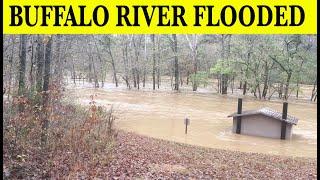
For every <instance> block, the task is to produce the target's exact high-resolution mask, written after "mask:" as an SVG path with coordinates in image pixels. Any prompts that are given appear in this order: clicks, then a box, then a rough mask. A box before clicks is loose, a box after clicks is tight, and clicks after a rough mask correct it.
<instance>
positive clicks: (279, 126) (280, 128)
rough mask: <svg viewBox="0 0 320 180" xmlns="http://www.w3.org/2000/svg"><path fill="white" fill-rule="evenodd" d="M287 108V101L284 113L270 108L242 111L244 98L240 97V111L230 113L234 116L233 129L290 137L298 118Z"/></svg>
mask: <svg viewBox="0 0 320 180" xmlns="http://www.w3.org/2000/svg"><path fill="white" fill-rule="evenodd" d="M287 110H288V103H287V102H285V103H284V104H283V112H282V113H280V112H278V111H275V110H273V109H270V108H262V109H258V110H249V111H243V112H242V99H239V100H238V112H237V113H233V114H230V115H229V116H228V117H233V129H232V131H233V132H234V133H237V134H245V135H253V136H263V137H270V138H281V139H290V138H291V137H292V126H293V125H297V123H298V119H297V118H295V117H293V116H290V115H287Z"/></svg>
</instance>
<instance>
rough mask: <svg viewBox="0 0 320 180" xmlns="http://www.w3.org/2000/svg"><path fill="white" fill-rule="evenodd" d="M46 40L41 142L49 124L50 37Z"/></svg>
mask: <svg viewBox="0 0 320 180" xmlns="http://www.w3.org/2000/svg"><path fill="white" fill-rule="evenodd" d="M47 38H48V40H47V42H46V46H45V61H44V78H43V89H42V90H43V109H44V117H43V122H42V133H43V134H42V137H41V138H42V139H41V140H42V143H44V144H45V143H46V142H47V129H48V126H49V93H48V90H49V84H50V64H51V46H52V37H47Z"/></svg>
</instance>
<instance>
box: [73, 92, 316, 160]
mask: <svg viewBox="0 0 320 180" xmlns="http://www.w3.org/2000/svg"><path fill="white" fill-rule="evenodd" d="M69 94H70V95H71V96H75V97H77V99H78V102H79V103H81V104H89V101H90V95H92V94H96V95H97V97H96V99H95V101H96V102H97V104H98V105H110V104H113V105H114V107H115V109H116V110H117V117H118V120H117V127H119V128H120V129H123V130H126V131H131V132H136V133H138V134H142V135H146V136H150V137H155V138H160V139H166V140H170V141H176V142H182V143H187V144H193V145H198V146H205V147H212V148H219V149H227V150H238V151H243V152H258V153H265V154H274V155H283V156H298V157H312V158H316V157H317V104H315V103H290V102H289V109H288V112H289V114H290V115H293V116H295V117H297V118H299V122H298V125H296V126H294V127H293V136H292V139H291V140H280V139H269V138H262V137H253V136H246V135H238V134H234V133H232V132H231V127H232V119H231V118H228V117H227V116H228V115H229V114H231V113H232V112H235V111H236V109H237V99H236V98H234V97H227V96H221V95H217V94H195V93H174V92H158V91H155V92H152V91H145V92H143V91H129V90H106V89H93V88H76V89H70V93H69ZM261 107H270V108H273V109H275V110H278V111H280V112H281V111H282V103H281V102H269V101H257V100H253V99H250V98H245V99H244V100H243V110H249V109H257V108H261ZM186 116H187V117H188V118H189V119H191V121H190V125H189V127H188V134H187V135H186V134H185V133H184V130H185V129H184V128H185V126H184V118H185V117H186Z"/></svg>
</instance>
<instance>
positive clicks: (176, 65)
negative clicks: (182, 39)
mask: <svg viewBox="0 0 320 180" xmlns="http://www.w3.org/2000/svg"><path fill="white" fill-rule="evenodd" d="M172 39H173V41H172V50H173V53H174V90H179V63H178V41H177V35H176V34H172Z"/></svg>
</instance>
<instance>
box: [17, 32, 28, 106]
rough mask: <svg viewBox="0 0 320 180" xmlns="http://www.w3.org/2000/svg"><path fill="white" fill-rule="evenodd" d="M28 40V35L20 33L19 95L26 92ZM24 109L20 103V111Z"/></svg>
mask: <svg viewBox="0 0 320 180" xmlns="http://www.w3.org/2000/svg"><path fill="white" fill-rule="evenodd" d="M26 41H27V35H20V67H19V88H18V95H19V96H24V93H25V74H26V59H27V51H26ZM23 110H24V106H23V104H20V105H19V112H22V111H23Z"/></svg>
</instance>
